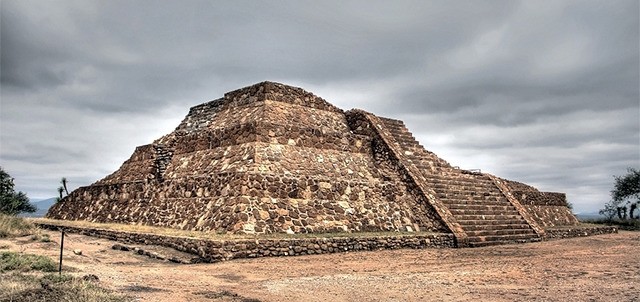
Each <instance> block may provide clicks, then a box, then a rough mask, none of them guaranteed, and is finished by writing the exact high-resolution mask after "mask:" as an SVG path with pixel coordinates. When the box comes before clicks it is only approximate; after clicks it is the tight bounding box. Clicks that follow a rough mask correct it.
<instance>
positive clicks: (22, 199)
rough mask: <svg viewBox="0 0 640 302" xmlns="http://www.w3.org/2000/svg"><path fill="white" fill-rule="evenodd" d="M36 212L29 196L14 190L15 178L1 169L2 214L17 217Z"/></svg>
mask: <svg viewBox="0 0 640 302" xmlns="http://www.w3.org/2000/svg"><path fill="white" fill-rule="evenodd" d="M36 210H37V208H36V206H34V205H33V204H31V203H29V198H28V197H27V194H25V193H22V192H16V191H15V190H14V184H13V178H11V176H10V175H9V174H8V173H7V172H5V171H4V170H3V169H2V167H0V213H2V214H7V215H17V214H20V213H22V212H29V213H33V212H35V211H36Z"/></svg>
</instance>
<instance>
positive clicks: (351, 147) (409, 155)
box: [47, 82, 578, 246]
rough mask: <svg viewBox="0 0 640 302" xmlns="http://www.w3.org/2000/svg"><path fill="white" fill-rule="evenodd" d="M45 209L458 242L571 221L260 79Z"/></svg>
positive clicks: (363, 121) (241, 229) (386, 125)
mask: <svg viewBox="0 0 640 302" xmlns="http://www.w3.org/2000/svg"><path fill="white" fill-rule="evenodd" d="M47 217H48V218H54V219H64V220H87V221H92V222H109V223H124V224H143V225H152V226H163V227H172V228H178V229H186V230H198V231H209V232H218V233H248V234H268V233H290V234H291V233H294V234H295V233H327V232H346V233H350V232H378V231H401V232H445V233H453V234H454V235H455V238H456V241H457V244H458V245H459V246H482V245H490V244H498V243H506V242H529V241H537V240H540V239H541V238H542V236H544V228H546V227H554V226H562V225H576V224H577V223H578V221H577V220H576V218H575V217H574V216H573V214H571V211H570V210H569V208H568V207H567V201H566V197H565V194H562V193H550V192H540V191H539V190H537V189H536V188H534V187H532V186H529V185H526V184H522V183H518V182H515V181H510V180H506V179H502V178H499V177H496V176H494V175H490V174H486V173H479V172H475V171H466V170H461V169H459V168H457V167H454V166H452V165H450V164H449V163H447V162H446V161H445V160H443V159H441V158H439V157H438V156H436V155H435V154H434V153H432V152H429V151H427V150H426V149H425V148H424V147H423V146H421V145H420V144H419V143H418V142H417V141H416V140H415V138H414V137H413V136H412V134H411V133H410V132H409V130H408V129H407V128H406V126H405V125H404V123H403V122H402V121H399V120H394V119H389V118H384V117H379V116H376V115H374V114H372V113H369V112H366V111H363V110H358V109H354V110H349V111H343V110H341V109H340V108H337V107H336V106H333V105H331V104H330V103H328V102H327V101H325V100H324V99H322V98H320V97H318V96H315V95H313V94H312V93H309V92H307V91H304V90H303V89H301V88H296V87H291V86H287V85H283V84H279V83H273V82H262V83H258V84H255V85H252V86H249V87H245V88H242V89H238V90H235V91H232V92H229V93H226V94H225V95H224V97H222V98H220V99H217V100H214V101H211V102H207V103H204V104H201V105H198V106H195V107H192V108H191V109H190V111H189V113H188V114H187V116H186V117H185V119H184V120H183V121H182V122H181V123H180V125H178V127H177V128H176V129H175V130H174V131H173V132H171V133H169V134H167V135H165V136H163V137H161V138H159V139H157V140H156V141H154V142H153V143H151V144H148V145H144V146H140V147H137V148H136V150H135V151H134V152H133V154H132V155H131V157H130V158H129V159H128V160H127V161H125V162H124V163H123V164H122V166H121V167H120V168H119V169H118V170H117V171H115V172H114V173H113V174H111V175H108V176H106V177H105V178H103V179H101V180H99V181H97V182H96V183H94V184H92V185H90V186H86V187H81V188H78V189H77V190H75V191H73V192H72V193H71V194H70V195H69V196H67V197H65V198H64V199H62V200H61V201H60V202H58V203H57V204H55V205H54V206H53V207H52V208H51V209H50V210H49V212H48V214H47Z"/></svg>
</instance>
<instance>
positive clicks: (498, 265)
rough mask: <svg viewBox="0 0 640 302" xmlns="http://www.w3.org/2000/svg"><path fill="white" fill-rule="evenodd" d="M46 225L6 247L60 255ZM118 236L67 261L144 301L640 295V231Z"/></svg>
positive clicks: (75, 242) (69, 244)
mask: <svg viewBox="0 0 640 302" xmlns="http://www.w3.org/2000/svg"><path fill="white" fill-rule="evenodd" d="M45 232H46V233H49V234H50V236H51V238H52V239H53V242H49V243H43V242H33V241H30V240H29V239H28V237H26V238H19V239H11V240H0V248H1V249H2V250H7V249H10V250H14V251H24V252H28V253H36V254H41V255H49V256H51V257H52V258H54V259H57V255H58V252H59V245H58V242H59V240H60V238H59V237H60V234H59V233H56V232H52V231H45ZM114 243H115V242H113V241H109V240H104V239H97V238H93V237H87V236H82V235H76V234H67V237H65V256H64V264H65V270H66V271H72V272H71V273H72V274H75V275H85V274H95V275H97V276H98V277H99V278H100V283H101V284H102V286H104V287H107V288H111V289H113V290H115V291H118V292H120V293H123V294H126V295H128V296H130V297H133V298H134V300H137V301H171V302H175V301H256V300H259V301H640V232H624V231H622V232H620V233H619V234H611V235H601V236H593V237H586V238H575V239H567V240H559V241H548V242H539V243H529V244H520V245H503V246H494V247H486V248H474V249H427V250H393V251H375V252H352V253H341V254H331V255H313V256H302V257H282V258H259V259H243V260H234V261H229V262H224V263H215V264H189V265H185V264H175V263H171V262H168V261H160V260H157V259H151V258H149V257H146V256H140V255H136V254H135V253H133V252H125V251H117V250H113V249H111V246H112V245H113V244H114ZM74 249H81V250H82V255H80V256H78V255H74V254H73V252H72V251H73V250H74ZM254 299H255V300H254Z"/></svg>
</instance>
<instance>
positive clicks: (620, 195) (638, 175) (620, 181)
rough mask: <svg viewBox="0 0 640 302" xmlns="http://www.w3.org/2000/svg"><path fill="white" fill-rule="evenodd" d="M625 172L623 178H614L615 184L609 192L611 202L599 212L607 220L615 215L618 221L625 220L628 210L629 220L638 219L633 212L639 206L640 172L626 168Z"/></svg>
mask: <svg viewBox="0 0 640 302" xmlns="http://www.w3.org/2000/svg"><path fill="white" fill-rule="evenodd" d="M627 172H628V173H627V174H626V175H624V176H614V179H615V184H614V187H613V190H611V201H609V202H608V203H607V204H605V207H604V209H602V210H600V214H602V215H605V216H607V217H608V218H609V219H612V218H613V217H614V216H616V215H617V216H618V218H619V219H626V218H627V210H629V212H628V213H629V219H634V218H640V217H639V216H635V215H634V212H635V210H636V209H638V206H640V170H637V169H634V168H628V169H627Z"/></svg>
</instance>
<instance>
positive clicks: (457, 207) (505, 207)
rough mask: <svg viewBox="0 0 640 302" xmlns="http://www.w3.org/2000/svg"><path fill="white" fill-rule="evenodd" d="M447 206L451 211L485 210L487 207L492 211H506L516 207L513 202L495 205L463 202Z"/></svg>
mask: <svg viewBox="0 0 640 302" xmlns="http://www.w3.org/2000/svg"><path fill="white" fill-rule="evenodd" d="M447 207H448V208H449V210H451V211H453V210H485V209H486V210H490V211H500V212H506V211H512V210H515V208H514V207H513V206H512V205H511V204H509V205H500V206H495V205H484V204H466V203H462V204H450V205H447Z"/></svg>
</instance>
